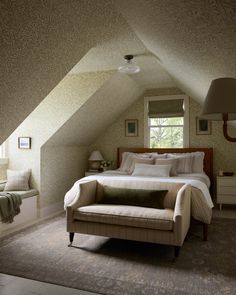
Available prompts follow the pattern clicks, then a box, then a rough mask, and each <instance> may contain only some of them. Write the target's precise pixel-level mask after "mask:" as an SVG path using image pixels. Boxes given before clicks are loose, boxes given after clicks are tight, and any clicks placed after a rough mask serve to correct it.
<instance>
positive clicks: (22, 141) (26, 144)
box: [18, 137, 31, 149]
mask: <svg viewBox="0 0 236 295" xmlns="http://www.w3.org/2000/svg"><path fill="white" fill-rule="evenodd" d="M18 148H19V149H31V137H18Z"/></svg>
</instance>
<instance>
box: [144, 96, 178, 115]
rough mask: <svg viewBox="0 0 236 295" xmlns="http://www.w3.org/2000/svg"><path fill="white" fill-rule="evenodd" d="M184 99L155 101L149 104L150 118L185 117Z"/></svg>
mask: <svg viewBox="0 0 236 295" xmlns="http://www.w3.org/2000/svg"><path fill="white" fill-rule="evenodd" d="M183 103H184V100H183V99H171V100H153V101H149V104H148V116H149V118H171V117H183V116H184V109H183Z"/></svg>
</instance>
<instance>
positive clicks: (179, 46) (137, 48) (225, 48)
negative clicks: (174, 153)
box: [0, 0, 236, 142]
mask: <svg viewBox="0 0 236 295" xmlns="http://www.w3.org/2000/svg"><path fill="white" fill-rule="evenodd" d="M235 28H236V4H235V1H233V0H232V1H230V0H227V1H219V0H199V1H195V0H189V1H183V0H179V1H172V0H147V1H144V0H119V1H110V0H80V1H75V0H74V1H73V0H72V1H70V3H68V1H65V0H51V1H40V0H35V1H26V0H21V1H7V0H5V1H1V3H0V44H1V47H0V63H1V72H0V89H1V91H0V101H1V104H0V108H1V109H0V126H1V127H0V128H1V129H0V142H2V141H3V140H4V139H6V138H7V137H8V136H9V135H10V134H11V132H12V131H13V130H14V129H15V128H16V127H17V126H18V125H19V124H20V122H22V121H23V120H24V119H25V118H26V116H27V115H28V114H29V113H30V112H32V110H33V109H34V108H35V107H36V106H37V105H38V104H39V102H40V101H41V100H42V99H44V98H45V97H46V96H47V95H48V93H49V92H50V91H51V90H52V89H53V88H54V87H55V86H56V85H57V84H58V83H59V81H61V80H62V78H63V77H64V76H65V75H66V74H67V73H68V72H69V71H70V70H71V69H72V68H73V67H74V65H76V64H77V66H78V67H77V68H74V71H75V72H73V71H72V73H77V72H86V71H104V70H111V69H116V68H117V65H118V64H119V63H120V61H121V60H122V57H123V55H125V54H128V53H133V54H135V55H137V58H136V61H137V62H138V61H140V64H141V66H142V72H140V74H138V75H137V76H135V77H133V78H131V79H134V80H135V81H136V83H138V84H139V85H142V86H143V87H145V88H146V89H147V88H150V87H151V88H152V87H153V88H156V87H162V85H163V86H164V87H165V86H167V87H169V86H175V85H176V86H178V87H179V88H180V89H182V90H183V91H184V92H185V93H187V94H188V95H190V96H192V97H193V98H195V99H197V100H198V101H200V102H203V100H204V97H205V95H206V92H207V89H208V87H209V84H210V81H211V80H212V79H214V78H217V77H224V76H231V77H236V34H235ZM104 49H107V51H105V50H104ZM105 53H106V54H105ZM148 54H152V56H151V59H150V57H148ZM83 57H87V60H86V58H85V59H84V61H83V62H82V58H83ZM146 58H147V59H146ZM145 59H146V60H145ZM79 61H81V63H78V62H79ZM166 71H167V72H166ZM111 85H112V84H111ZM120 90H121V88H119V87H118V91H120ZM130 95H131V96H130V97H132V94H131V93H130ZM104 96H105V93H104ZM112 97H113V99H114V101H115V99H116V98H115V97H116V96H115V95H114V96H112ZM91 99H93V97H91ZM117 114H118V111H117ZM104 120H105V119H104ZM71 122H72V121H71ZM104 122H105V121H104ZM65 128H66V127H65ZM55 141H56V139H55Z"/></svg>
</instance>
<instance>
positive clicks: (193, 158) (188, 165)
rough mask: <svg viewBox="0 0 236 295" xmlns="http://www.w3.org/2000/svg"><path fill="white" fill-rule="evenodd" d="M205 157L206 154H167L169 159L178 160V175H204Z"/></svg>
mask: <svg viewBox="0 0 236 295" xmlns="http://www.w3.org/2000/svg"><path fill="white" fill-rule="evenodd" d="M204 156H205V154H204V152H192V153H173V154H167V158H174V159H176V158H177V159H178V166H177V173H203V172H204V170H203V160H204Z"/></svg>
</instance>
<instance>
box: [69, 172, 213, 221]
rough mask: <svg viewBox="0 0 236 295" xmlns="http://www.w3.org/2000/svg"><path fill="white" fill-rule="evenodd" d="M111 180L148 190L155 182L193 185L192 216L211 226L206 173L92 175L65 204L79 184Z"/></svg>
mask: <svg viewBox="0 0 236 295" xmlns="http://www.w3.org/2000/svg"><path fill="white" fill-rule="evenodd" d="M104 178H109V179H110V180H112V181H114V182H116V181H119V180H130V181H137V180H138V181H142V182H143V183H144V185H145V188H146V189H149V187H148V186H151V183H153V181H155V182H156V181H158V182H175V183H187V184H190V185H191V188H192V190H191V215H192V217H193V218H195V219H196V220H199V221H201V222H204V223H207V224H209V223H210V222H211V217H212V208H213V206H214V205H213V203H212V199H211V196H210V193H209V189H208V187H209V184H210V180H209V178H208V176H207V175H206V174H204V173H194V174H193V173H192V174H191V175H190V174H187V175H186V174H182V175H178V176H175V177H168V178H165V177H141V176H131V175H128V174H126V173H124V172H121V171H119V170H110V171H106V172H104V173H100V174H97V175H91V176H87V177H84V178H82V179H80V180H78V181H77V182H76V183H75V184H74V186H73V187H72V188H71V190H70V191H69V192H67V194H66V195H65V200H64V204H65V207H66V206H68V205H69V204H70V203H71V202H72V201H73V199H74V198H75V197H76V195H77V194H78V192H79V191H78V190H79V185H78V184H79V183H80V182H83V181H88V180H94V179H98V180H99V179H104Z"/></svg>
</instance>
